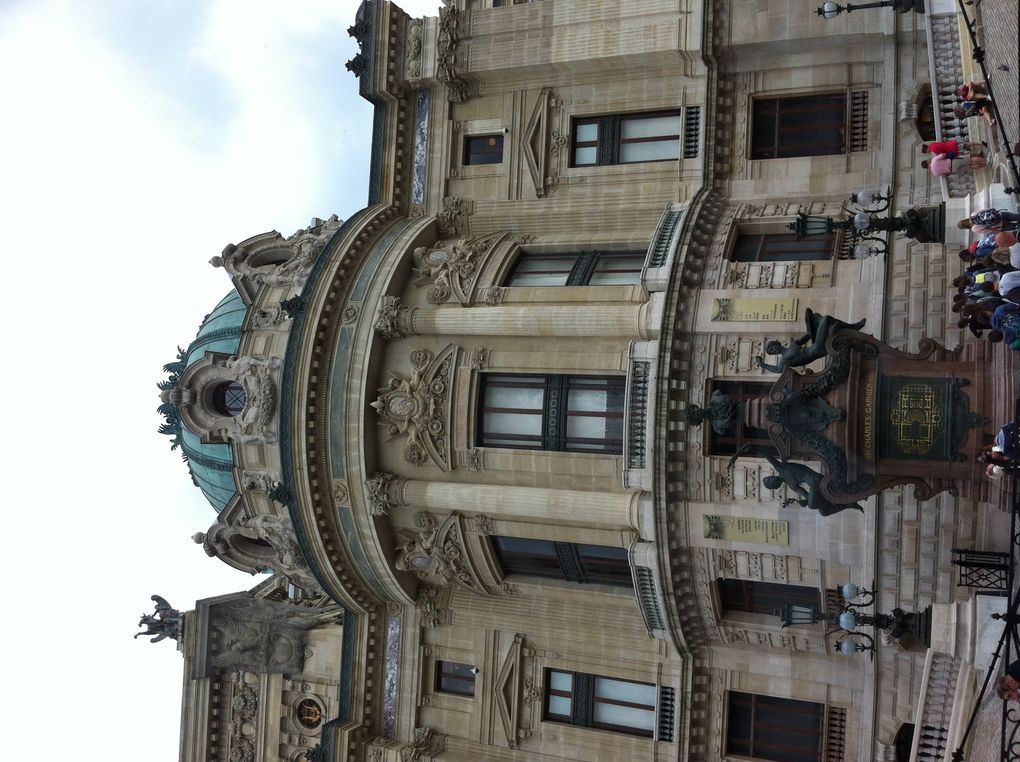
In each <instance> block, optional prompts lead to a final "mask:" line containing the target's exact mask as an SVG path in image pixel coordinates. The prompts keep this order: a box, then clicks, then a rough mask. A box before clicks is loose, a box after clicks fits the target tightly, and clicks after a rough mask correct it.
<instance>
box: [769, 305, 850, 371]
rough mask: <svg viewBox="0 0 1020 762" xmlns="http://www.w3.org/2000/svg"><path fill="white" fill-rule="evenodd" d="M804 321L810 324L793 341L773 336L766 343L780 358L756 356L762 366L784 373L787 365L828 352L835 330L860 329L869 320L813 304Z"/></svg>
mask: <svg viewBox="0 0 1020 762" xmlns="http://www.w3.org/2000/svg"><path fill="white" fill-rule="evenodd" d="M804 321H805V323H806V324H807V333H805V334H803V335H802V336H798V337H797V338H796V339H794V340H793V341H792V342H791V343H790V344H787V345H784V344H781V343H780V342H778V341H775V340H773V341H770V342H769V343H768V344H766V345H765V352H766V354H770V355H777V356H778V357H779V360H778V361H777V362H776V364H774V365H771V364H769V363H766V362H765V358H764V357H761V356H759V357H757V358H755V363H756V364H757V365H758V367H759V368H763V369H764V370H768V371H771V372H772V373H782V372H783V370H784V369H785V368H797V367H800V366H803V365H808V364H810V363H812V362H814V361H815V360H817V359H818V358H820V357H824V356H825V342H826V340H828V338H829V337H830V336H832V335H833V334H834V333H837V332H839V331H843V330H852V331H859V330H860V329H861V328H863V327H864V323H865V320H858V321H857V322H856V323H846V322H844V321H842V320H840V319H839V318H834V317H833V316H832V315H819V314H818V313H817V312H814V311H812V310H811V309H810V308H809V309H807V310H805V312H804ZM809 342H810V346H808V343H809Z"/></svg>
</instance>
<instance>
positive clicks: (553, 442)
mask: <svg viewBox="0 0 1020 762" xmlns="http://www.w3.org/2000/svg"><path fill="white" fill-rule="evenodd" d="M567 379H568V376H562V375H555V376H546V380H545V400H544V405H543V416H542V418H543V421H544V424H545V426H544V429H545V431H544V434H545V442H544V443H543V447H544V448H545V449H546V450H552V451H553V452H562V451H563V450H565V449H566V436H567Z"/></svg>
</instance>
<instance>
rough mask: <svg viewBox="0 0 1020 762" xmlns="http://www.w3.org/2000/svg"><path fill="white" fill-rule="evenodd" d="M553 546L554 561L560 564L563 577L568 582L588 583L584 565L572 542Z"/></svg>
mask: <svg viewBox="0 0 1020 762" xmlns="http://www.w3.org/2000/svg"><path fill="white" fill-rule="evenodd" d="M554 545H555V547H556V559H557V560H558V561H559V562H560V568H561V569H562V570H563V576H564V577H565V578H566V579H567V580H568V581H570V582H580V583H582V584H583V583H586V582H587V581H588V574H587V573H586V572H585V570H584V564H583V562H582V561H581V554H580V552H579V551H578V549H577V545H575V544H574V543H572V542H557V543H554Z"/></svg>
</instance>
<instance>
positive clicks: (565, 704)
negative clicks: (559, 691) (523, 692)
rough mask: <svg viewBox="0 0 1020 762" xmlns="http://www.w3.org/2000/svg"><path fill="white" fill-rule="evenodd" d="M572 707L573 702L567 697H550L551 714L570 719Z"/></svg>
mask: <svg viewBox="0 0 1020 762" xmlns="http://www.w3.org/2000/svg"><path fill="white" fill-rule="evenodd" d="M572 705H573V701H571V700H570V699H569V698H567V697H566V696H549V714H555V715H559V716H560V717H568V718H569V717H570V710H571V706H572Z"/></svg>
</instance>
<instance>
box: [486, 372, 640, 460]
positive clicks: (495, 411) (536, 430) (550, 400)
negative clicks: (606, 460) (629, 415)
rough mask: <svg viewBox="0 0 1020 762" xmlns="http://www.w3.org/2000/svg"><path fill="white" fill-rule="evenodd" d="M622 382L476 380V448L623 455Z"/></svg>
mask: <svg viewBox="0 0 1020 762" xmlns="http://www.w3.org/2000/svg"><path fill="white" fill-rule="evenodd" d="M625 383H626V381H625V379H624V377H623V376H566V375H559V374H555V375H542V376H539V375H524V374H518V375H509V374H497V373H487V374H484V375H483V376H482V389H481V394H480V395H479V397H480V409H479V411H478V442H479V444H480V445H481V446H482V447H511V448H515V449H524V450H551V451H557V452H597V453H606V454H609V455H621V454H623V395H624V386H625Z"/></svg>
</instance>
